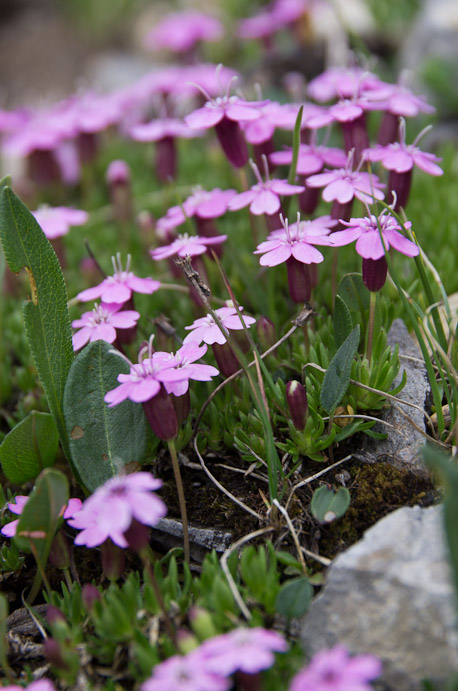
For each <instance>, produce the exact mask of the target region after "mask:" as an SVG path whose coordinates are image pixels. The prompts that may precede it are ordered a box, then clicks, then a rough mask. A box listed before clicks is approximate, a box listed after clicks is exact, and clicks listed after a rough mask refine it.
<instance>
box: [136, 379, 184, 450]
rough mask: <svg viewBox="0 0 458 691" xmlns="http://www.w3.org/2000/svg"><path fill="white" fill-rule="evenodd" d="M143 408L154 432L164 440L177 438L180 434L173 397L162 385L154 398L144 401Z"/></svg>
mask: <svg viewBox="0 0 458 691" xmlns="http://www.w3.org/2000/svg"><path fill="white" fill-rule="evenodd" d="M143 410H144V411H145V415H146V417H147V419H148V422H149V424H150V427H151V429H152V430H153V432H154V434H155V435H156V436H157V437H159V439H162V440H163V441H169V440H170V439H175V437H176V436H177V434H178V420H177V416H176V413H175V408H174V407H173V403H172V397H171V396H169V394H168V393H167V391H166V390H165V388H164V386H163V385H161V388H160V390H159V393H157V394H156V395H155V396H154V398H151V399H150V400H149V401H145V402H144V403H143Z"/></svg>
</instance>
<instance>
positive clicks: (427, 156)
mask: <svg viewBox="0 0 458 691" xmlns="http://www.w3.org/2000/svg"><path fill="white" fill-rule="evenodd" d="M402 122H403V121H402ZM402 122H401V126H400V128H399V131H400V138H401V140H400V141H399V142H393V143H391V144H388V146H377V147H375V149H366V150H365V151H364V152H363V155H364V158H365V160H367V161H380V162H381V164H382V166H383V167H384V168H386V169H387V170H390V171H394V172H396V173H407V172H408V171H410V170H412V168H413V167H414V165H416V166H417V167H418V168H420V170H423V171H424V172H425V173H429V175H443V170H442V168H439V166H438V165H437V163H438V162H439V161H441V159H440V158H438V157H437V156H435V155H434V154H431V153H425V152H424V151H421V150H420V149H419V148H418V147H417V146H416V144H417V142H418V141H419V139H420V138H421V137H422V136H423V134H424V133H425V131H426V129H429V128H425V130H422V131H421V132H420V134H419V135H418V136H417V137H416V138H415V141H414V142H413V144H409V145H407V144H406V143H405V125H403V124H402Z"/></svg>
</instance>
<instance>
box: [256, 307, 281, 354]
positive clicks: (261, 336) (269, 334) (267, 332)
mask: <svg viewBox="0 0 458 691" xmlns="http://www.w3.org/2000/svg"><path fill="white" fill-rule="evenodd" d="M256 333H257V336H258V341H259V344H260V346H261V350H262V352H265V351H266V350H269V348H271V347H272V346H273V345H274V343H276V341H277V334H276V331H275V326H274V324H273V322H271V321H270V319H268V318H267V317H265V316H264V315H261V316H260V317H259V319H258V321H257V322H256Z"/></svg>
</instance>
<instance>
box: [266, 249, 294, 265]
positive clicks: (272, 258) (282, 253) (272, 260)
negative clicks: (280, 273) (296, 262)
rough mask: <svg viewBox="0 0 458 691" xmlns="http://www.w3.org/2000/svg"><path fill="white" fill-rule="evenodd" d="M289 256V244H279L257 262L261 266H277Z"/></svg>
mask: <svg viewBox="0 0 458 691" xmlns="http://www.w3.org/2000/svg"><path fill="white" fill-rule="evenodd" d="M290 256H291V245H281V246H279V247H278V248H277V249H275V250H271V251H270V252H267V254H265V255H264V256H263V257H261V259H260V260H259V263H260V264H261V266H277V265H278V264H281V263H282V262H285V261H286V260H287V259H289V258H290Z"/></svg>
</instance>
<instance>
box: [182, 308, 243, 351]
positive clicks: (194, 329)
mask: <svg viewBox="0 0 458 691" xmlns="http://www.w3.org/2000/svg"><path fill="white" fill-rule="evenodd" d="M240 309H241V310H243V307H240ZM215 313H216V315H217V317H218V318H219V320H220V321H221V323H222V325H223V326H224V328H225V329H228V330H229V331H233V330H236V331H237V330H241V329H243V324H242V322H241V320H240V317H239V316H238V314H237V310H236V309H235V307H220V308H219V309H217V310H215ZM243 321H244V323H245V326H247V327H248V326H251V325H252V324H254V323H255V321H256V319H254V317H249V316H246V315H243ZM184 328H185V329H186V330H187V331H191V333H189V334H188V335H187V336H186V338H185V339H184V341H183V343H184V344H185V345H186V344H188V343H195V344H197V345H200V344H201V343H202V342H204V343H207V344H208V345H213V344H214V343H218V344H219V345H223V343H226V338H225V336H224V335H223V334H222V333H221V331H220V329H219V327H218V325H217V324H216V322H215V320H214V319H213V317H212V315H211V314H207V316H205V317H201V318H200V319H196V320H195V321H194V322H193V323H192V324H191V325H190V326H185V327H184Z"/></svg>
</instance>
